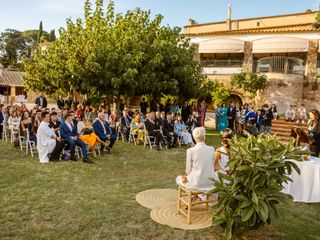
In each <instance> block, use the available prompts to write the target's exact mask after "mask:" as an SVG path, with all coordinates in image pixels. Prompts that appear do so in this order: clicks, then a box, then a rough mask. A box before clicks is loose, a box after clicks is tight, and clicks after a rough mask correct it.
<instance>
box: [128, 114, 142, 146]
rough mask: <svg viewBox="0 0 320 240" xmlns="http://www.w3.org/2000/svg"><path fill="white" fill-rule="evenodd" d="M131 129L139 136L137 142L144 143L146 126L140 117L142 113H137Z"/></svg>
mask: <svg viewBox="0 0 320 240" xmlns="http://www.w3.org/2000/svg"><path fill="white" fill-rule="evenodd" d="M130 126H131V131H132V132H133V133H134V134H137V135H138V137H137V144H142V143H143V141H144V132H145V126H144V123H143V122H141V119H140V115H139V114H136V115H135V117H134V119H133V120H132V122H131V124H130Z"/></svg>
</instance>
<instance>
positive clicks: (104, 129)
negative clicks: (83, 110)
mask: <svg viewBox="0 0 320 240" xmlns="http://www.w3.org/2000/svg"><path fill="white" fill-rule="evenodd" d="M99 122H100V124H101V125H102V127H103V133H104V134H107V130H106V127H105V126H104V122H103V121H101V120H100V119H99Z"/></svg>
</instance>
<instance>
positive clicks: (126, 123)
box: [120, 108, 132, 141]
mask: <svg viewBox="0 0 320 240" xmlns="http://www.w3.org/2000/svg"><path fill="white" fill-rule="evenodd" d="M131 121H132V118H131V117H130V116H129V114H128V109H127V108H125V109H124V110H123V115H122V117H121V118H120V131H121V132H122V134H123V135H124V136H125V139H126V141H129V134H130V123H131Z"/></svg>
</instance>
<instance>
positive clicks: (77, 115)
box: [75, 104, 83, 119]
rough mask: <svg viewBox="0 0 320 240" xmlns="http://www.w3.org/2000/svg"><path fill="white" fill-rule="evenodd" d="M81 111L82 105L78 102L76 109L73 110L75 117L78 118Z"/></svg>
mask: <svg viewBox="0 0 320 240" xmlns="http://www.w3.org/2000/svg"><path fill="white" fill-rule="evenodd" d="M82 113H83V108H82V105H81V104H78V105H77V110H76V112H75V118H76V119H78V118H79V117H80V115H81V114H82Z"/></svg>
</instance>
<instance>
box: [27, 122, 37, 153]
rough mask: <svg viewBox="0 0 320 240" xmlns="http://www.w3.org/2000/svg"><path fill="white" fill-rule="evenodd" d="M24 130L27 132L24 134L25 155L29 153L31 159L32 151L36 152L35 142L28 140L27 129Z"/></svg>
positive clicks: (28, 133)
mask: <svg viewBox="0 0 320 240" xmlns="http://www.w3.org/2000/svg"><path fill="white" fill-rule="evenodd" d="M26 130H27V132H26V154H28V152H29V151H30V154H31V157H33V150H35V152H37V146H36V142H35V141H31V140H30V132H29V129H28V128H27V129H26Z"/></svg>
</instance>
